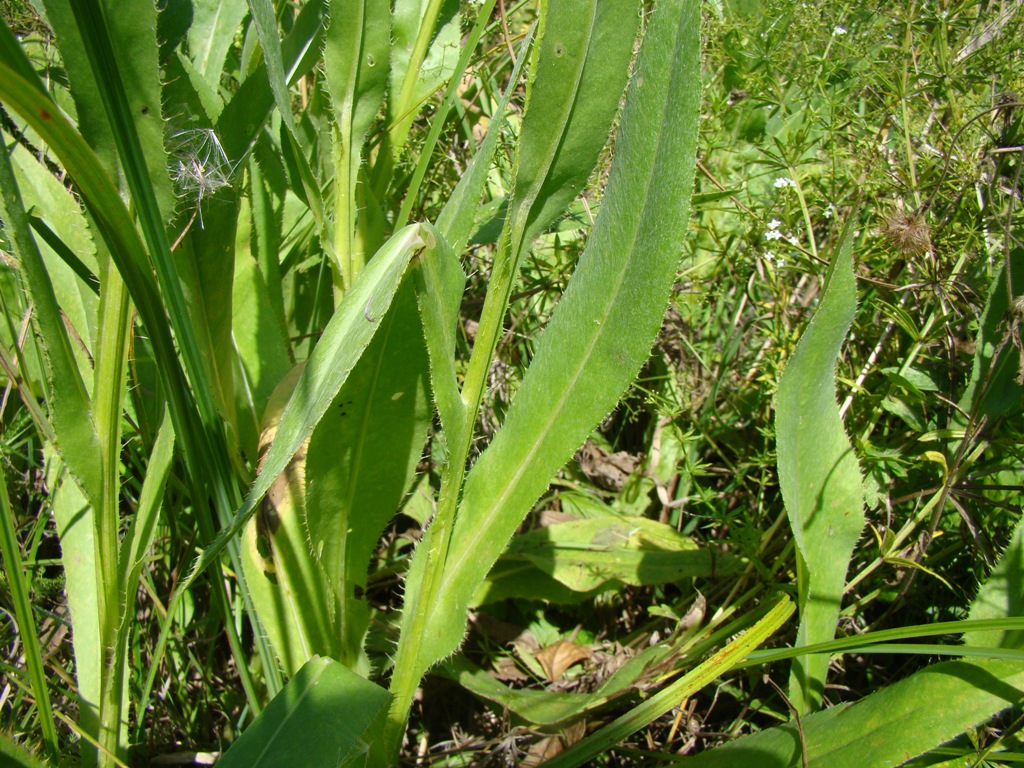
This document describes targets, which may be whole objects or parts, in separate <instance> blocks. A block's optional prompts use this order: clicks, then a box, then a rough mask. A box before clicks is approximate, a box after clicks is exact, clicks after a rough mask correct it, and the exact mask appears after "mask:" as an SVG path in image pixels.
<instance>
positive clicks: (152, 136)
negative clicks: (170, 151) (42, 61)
mask: <svg viewBox="0 0 1024 768" xmlns="http://www.w3.org/2000/svg"><path fill="white" fill-rule="evenodd" d="M44 5H45V7H46V13H47V18H48V19H49V20H50V23H51V24H52V25H53V28H54V31H55V32H56V33H57V45H58V48H60V52H61V57H62V58H63V59H64V66H65V71H67V73H68V77H69V80H70V84H71V94H72V96H73V97H74V100H75V108H76V111H77V114H78V125H79V129H80V130H81V131H82V135H83V136H85V138H86V140H87V141H88V142H89V143H90V144H91V145H92V147H93V149H94V150H96V153H97V154H98V155H99V156H100V157H101V159H102V160H103V163H104V166H105V167H106V169H107V172H108V173H110V174H111V176H113V177H114V178H117V174H118V169H119V167H120V166H122V165H123V164H126V163H132V162H139V163H141V164H142V165H144V166H145V173H146V175H147V177H148V178H147V181H148V183H149V185H150V186H149V188H150V190H151V192H150V194H152V195H153V200H154V202H155V203H156V204H157V205H158V206H159V218H160V219H161V220H162V221H164V222H167V221H170V218H171V216H172V214H173V212H174V207H175V203H176V201H175V196H174V189H173V186H172V184H171V178H170V175H169V174H168V170H167V169H168V164H167V155H166V153H165V152H164V123H163V115H162V112H161V109H162V102H161V93H160V68H159V64H158V61H157V59H158V51H159V46H158V45H157V39H156V5H155V4H154V3H152V2H150V0H130V1H129V2H110V1H108V0H94V1H92V2H83V1H82V0H44ZM100 27H103V28H104V29H105V33H104V34H105V36H106V38H107V40H106V45H108V46H109V48H106V49H103V50H98V49H97V47H96V45H95V42H94V41H95V38H94V35H95V30H96V29H98V28H100ZM117 73H119V74H117ZM111 77H119V78H120V79H122V80H123V81H124V82H126V83H129V84H130V87H128V88H127V89H126V90H125V91H124V101H123V102H122V103H121V104H120V105H119V109H120V113H119V114H118V116H117V117H116V118H115V117H114V116H113V115H112V114H111V113H110V112H109V111H108V110H109V106H108V105H106V104H105V99H106V98H107V97H106V95H105V93H104V91H105V89H106V88H107V82H106V81H108V80H109V79H110V78H111ZM115 119H118V120H123V121H129V122H130V123H131V127H132V130H133V131H134V132H135V133H136V134H137V136H138V139H139V147H140V152H139V154H138V155H137V156H136V157H135V158H133V159H132V160H129V159H128V158H127V157H126V156H125V155H124V154H123V153H122V152H121V150H119V148H118V141H119V139H118V138H117V129H116V126H113V125H112V122H111V121H113V120H115ZM124 170H125V171H126V172H128V173H130V171H129V169H127V168H125V169H124ZM133 192H135V191H134V190H133ZM135 194H136V195H137V192H135ZM135 203H136V205H138V206H142V205H145V204H147V203H148V201H145V202H144V201H142V200H139V199H136V200H135Z"/></svg>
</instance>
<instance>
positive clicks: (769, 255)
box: [764, 251, 775, 264]
mask: <svg viewBox="0 0 1024 768" xmlns="http://www.w3.org/2000/svg"><path fill="white" fill-rule="evenodd" d="M764 260H765V261H767V262H768V263H769V264H774V263H775V251H765V252H764Z"/></svg>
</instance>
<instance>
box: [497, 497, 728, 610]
mask: <svg viewBox="0 0 1024 768" xmlns="http://www.w3.org/2000/svg"><path fill="white" fill-rule="evenodd" d="M524 563H529V564H531V565H532V566H533V567H534V568H536V569H539V570H541V571H543V572H544V573H546V574H548V575H549V576H551V577H552V578H553V579H555V580H556V581H558V582H560V583H561V584H563V585H564V586H566V587H569V589H571V590H573V591H576V592H589V591H591V590H595V589H598V588H599V587H601V586H604V585H607V584H608V583H609V582H616V583H620V582H621V583H625V584H631V585H633V586H642V585H648V584H665V583H669V582H674V581H679V580H681V579H689V578H694V577H695V576H710V575H712V574H715V575H719V576H721V575H725V574H728V573H729V572H730V571H732V570H735V568H736V566H737V564H738V562H737V561H736V560H735V559H734V558H731V557H727V556H726V557H722V558H721V559H719V560H717V561H716V559H715V557H714V556H713V554H712V553H711V552H710V551H708V550H707V549H703V548H701V547H700V546H699V545H698V544H697V543H696V542H694V541H693V539H691V538H690V537H689V536H683V535H682V534H680V533H679V532H677V531H676V530H675V528H673V527H672V526H669V525H665V524H663V523H658V522H656V521H654V520H647V519H644V518H640V517H637V518H631V519H619V520H610V519H608V518H605V519H589V520H575V521H570V522H564V523H557V524H555V525H550V526H546V527H543V528H538V529H535V530H533V531H530V532H529V533H525V534H523V535H521V536H517V537H515V538H514V539H512V543H511V544H510V545H509V547H508V549H507V550H506V551H505V553H504V554H503V555H502V556H501V560H499V565H501V564H504V565H505V566H506V567H508V566H513V567H514V566H515V565H516V564H518V565H520V566H522V565H523V564H524ZM509 576H510V577H511V578H513V579H518V578H519V575H517V574H516V573H515V571H513V572H512V573H510V574H509ZM492 578H493V577H492ZM538 597H540V596H538Z"/></svg>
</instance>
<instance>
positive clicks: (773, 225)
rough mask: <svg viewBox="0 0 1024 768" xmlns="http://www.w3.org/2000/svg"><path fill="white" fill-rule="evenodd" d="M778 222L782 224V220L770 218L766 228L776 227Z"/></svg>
mask: <svg viewBox="0 0 1024 768" xmlns="http://www.w3.org/2000/svg"><path fill="white" fill-rule="evenodd" d="M780 224H782V222H781V221H779V220H778V219H772V220H771V221H769V222H768V229H778V228H779V225H780Z"/></svg>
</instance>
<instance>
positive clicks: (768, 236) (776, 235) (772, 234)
mask: <svg viewBox="0 0 1024 768" xmlns="http://www.w3.org/2000/svg"><path fill="white" fill-rule="evenodd" d="M764 239H765V240H780V239H782V233H781V232H779V230H777V229H769V230H768V231H767V232H765V233H764Z"/></svg>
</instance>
